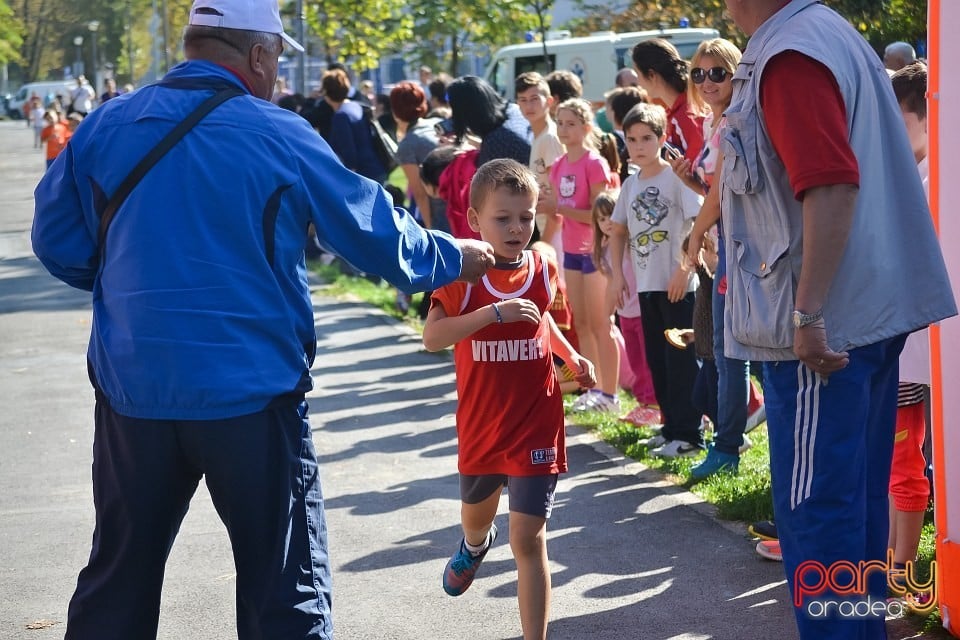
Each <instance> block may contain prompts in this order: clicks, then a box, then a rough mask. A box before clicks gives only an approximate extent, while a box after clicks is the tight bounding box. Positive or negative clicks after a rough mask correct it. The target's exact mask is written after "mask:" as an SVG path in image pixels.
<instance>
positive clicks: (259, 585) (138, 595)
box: [66, 394, 333, 640]
mask: <svg viewBox="0 0 960 640" xmlns="http://www.w3.org/2000/svg"><path fill="white" fill-rule="evenodd" d="M276 404H277V406H272V407H270V408H268V409H266V410H264V411H261V412H259V413H255V414H251V415H246V416H239V417H236V418H230V419H227V420H202V421H169V420H143V419H136V418H129V417H126V416H122V415H119V414H117V413H116V412H114V411H113V410H112V409H111V408H110V406H109V404H108V403H107V402H106V400H105V399H104V398H103V396H101V395H100V394H98V396H97V406H96V416H95V421H96V431H95V436H94V444H93V499H94V506H95V507H96V529H95V530H94V533H93V548H92V551H91V552H90V560H89V564H88V565H87V566H86V568H84V569H83V571H81V572H80V577H79V579H78V581H77V590H76V592H75V593H74V595H73V599H72V600H71V601H70V609H69V613H68V619H67V632H66V639H67V640H80V639H83V640H86V639H91V640H92V639H94V638H95V639H97V640H109V639H113V638H115V639H117V640H120V639H123V640H131V639H137V640H141V639H145V638H155V637H156V634H157V621H158V618H159V614H160V590H161V586H162V584H163V574H164V565H165V564H166V561H167V556H168V555H169V553H170V549H171V547H172V546H173V541H174V538H175V537H176V535H177V531H178V530H179V528H180V523H181V522H182V521H183V518H184V516H185V515H186V513H187V509H188V507H189V504H190V498H191V497H192V496H193V494H194V492H195V491H196V488H197V485H198V483H199V481H200V479H201V478H204V479H205V481H206V483H207V488H208V489H209V491H210V496H211V498H212V500H213V504H214V507H215V508H216V510H217V513H218V514H219V515H220V518H221V520H222V521H223V523H224V524H225V525H226V527H227V531H228V533H229V535H230V541H231V544H232V547H233V557H234V563H235V566H236V571H237V635H238V638H239V639H240V640H254V639H256V640H259V639H263V638H277V639H280V638H283V639H294V638H296V639H299V638H318V639H323V640H329V639H330V638H332V637H333V625H332V620H331V612H330V604H331V603H330V564H329V558H328V554H327V530H326V522H325V519H324V511H323V497H322V493H321V489H320V477H319V474H318V469H317V458H316V453H315V451H314V448H313V441H312V436H311V431H310V424H309V422H308V420H307V404H306V402H302V401H301V402H297V401H295V400H293V401H287V402H284V403H279V402H278V403H276Z"/></svg>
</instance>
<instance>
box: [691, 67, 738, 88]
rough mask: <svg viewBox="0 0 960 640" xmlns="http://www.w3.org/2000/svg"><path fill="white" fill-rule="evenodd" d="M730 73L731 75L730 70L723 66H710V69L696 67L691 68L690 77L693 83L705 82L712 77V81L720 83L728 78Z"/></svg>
mask: <svg viewBox="0 0 960 640" xmlns="http://www.w3.org/2000/svg"><path fill="white" fill-rule="evenodd" d="M728 75H730V72H729V71H727V70H726V69H724V68H723V67H710V68H709V69H701V68H700V67H694V68H693V69H690V79H691V80H693V84H703V81H704V80H706V79H707V78H710V82H717V83H720V82H723V81H724V80H726V79H727V76H728Z"/></svg>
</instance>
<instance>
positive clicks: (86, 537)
mask: <svg viewBox="0 0 960 640" xmlns="http://www.w3.org/2000/svg"><path fill="white" fill-rule="evenodd" d="M31 143H32V133H31V132H30V131H29V130H27V129H26V127H24V126H23V124H22V123H11V122H0V203H2V205H0V336H2V337H0V390H2V398H3V405H2V406H3V410H2V413H0V639H8V638H16V639H20V638H26V639H36V640H43V639H48V638H59V637H62V636H63V631H64V628H65V624H64V621H65V619H66V608H67V602H68V599H69V597H70V594H71V592H72V589H73V586H74V583H75V579H76V574H77V572H78V571H79V570H80V568H82V566H83V564H84V561H85V558H86V555H87V553H88V552H89V544H90V537H91V533H92V527H93V508H92V498H91V490H90V471H89V470H90V461H91V444H92V442H91V440H92V408H93V397H92V393H91V390H90V387H89V384H88V383H87V382H86V371H85V366H84V353H85V347H86V339H87V334H88V332H89V327H90V305H89V301H88V297H87V295H86V294H84V293H83V292H77V291H73V290H71V289H69V288H68V287H66V286H64V285H61V284H60V283H58V282H57V281H55V280H53V279H52V278H50V277H49V276H47V275H46V273H45V272H44V271H43V270H42V269H41V267H40V265H39V264H38V262H37V261H36V260H35V259H34V258H33V257H32V254H31V253H30V250H29V227H30V220H31V216H32V189H33V186H34V185H35V184H36V182H37V180H38V179H39V177H40V171H41V168H42V164H43V163H42V159H41V157H42V154H41V153H39V152H36V151H34V150H33V149H31V148H30V145H31ZM316 325H317V334H318V347H319V348H318V356H317V365H316V368H315V370H314V375H315V377H316V389H315V390H314V391H313V393H311V394H310V397H311V404H312V408H313V416H314V418H313V419H314V428H315V436H314V439H315V441H316V444H317V449H318V454H319V456H320V459H321V471H322V476H323V482H324V491H325V496H326V504H327V509H328V520H329V526H330V531H331V534H330V536H331V547H332V554H333V562H334V589H335V595H334V611H335V623H336V628H337V637H338V638H341V639H344V640H364V639H370V640H388V639H397V640H437V639H440V638H444V639H448V638H452V639H467V638H469V639H470V640H503V639H508V638H516V637H518V636H519V619H518V616H517V612H516V608H517V607H516V571H515V569H514V565H513V562H512V559H511V557H510V552H509V547H508V545H507V544H506V542H505V541H506V540H507V535H506V530H505V527H506V518H505V516H504V515H501V517H500V520H499V521H498V522H499V524H500V525H501V526H502V527H504V530H503V533H502V535H501V541H503V543H498V545H497V546H496V547H495V548H494V549H493V550H492V551H491V552H490V554H489V555H488V557H487V560H486V562H485V563H484V567H483V569H482V572H481V574H480V577H479V578H478V580H477V582H476V583H475V584H474V586H473V588H472V589H471V590H470V591H469V592H468V593H467V594H465V595H464V596H463V597H461V598H458V599H453V598H449V597H447V596H446V595H444V594H443V592H442V591H441V589H440V573H441V571H442V569H443V566H444V563H445V561H446V559H447V557H448V555H449V554H450V553H451V552H452V551H453V549H454V548H455V546H456V544H457V542H458V540H459V536H460V534H459V531H458V525H457V522H458V514H459V511H458V502H457V477H456V459H455V446H456V442H455V434H454V429H453V418H452V416H453V411H454V387H453V366H452V362H451V359H450V358H449V357H448V356H441V355H436V354H428V353H425V352H423V351H422V349H421V348H420V343H419V340H418V338H417V336H415V335H413V334H412V333H411V332H410V331H409V330H408V329H406V328H405V327H403V326H401V325H398V324H397V323H395V322H393V321H392V320H390V319H389V318H387V317H386V316H384V315H382V314H379V313H377V312H375V311H372V310H370V309H369V308H367V307H366V306H364V305H361V304H357V303H352V302H344V301H335V300H330V299H326V298H323V297H317V299H316ZM147 369H148V371H149V364H148V365H147ZM568 433H569V434H570V440H569V459H570V462H571V473H570V474H568V475H567V476H565V477H564V478H563V479H562V480H561V484H560V488H559V491H558V496H557V506H556V509H555V511H554V517H553V519H552V520H551V522H550V525H549V529H550V530H549V545H550V555H551V560H552V563H553V582H554V598H553V611H552V622H551V627H550V637H551V638H554V639H557V640H586V639H602V640H608V639H609V640H621V639H628V638H629V639H637V638H642V639H644V640H668V639H669V640H705V639H708V638H715V639H719V640H735V639H736V640H740V639H743V638H749V637H761V638H777V639H778V640H791V639H792V638H795V637H796V633H795V631H794V626H793V620H792V612H791V610H790V608H789V606H788V604H787V600H788V598H787V593H786V588H785V586H784V581H783V575H782V570H781V567H780V565H777V564H773V563H769V562H765V561H763V560H761V559H759V558H758V557H757V556H756V555H755V554H754V552H753V545H752V544H751V543H750V541H749V540H748V539H747V538H746V536H745V535H744V534H743V529H742V527H741V526H732V525H729V524H722V523H718V522H717V521H716V520H714V519H713V518H712V517H711V516H710V515H709V509H707V508H705V507H704V505H702V504H697V503H698V502H699V501H698V499H697V498H696V497H694V496H693V495H691V494H689V493H687V492H684V491H681V490H679V489H677V488H675V487H673V486H672V485H670V484H669V483H666V482H664V481H663V479H662V478H661V477H660V476H659V475H657V474H656V473H653V472H651V471H648V470H645V469H643V468H642V467H640V466H639V465H637V464H635V463H627V462H625V461H624V460H623V459H622V457H621V456H620V455H619V454H618V453H617V452H616V451H614V450H613V449H611V448H610V447H608V446H606V445H604V444H603V443H597V442H596V441H595V440H594V439H593V438H592V437H590V436H589V435H588V434H585V433H584V432H582V431H581V430H579V429H577V428H576V427H569V428H568ZM158 481H159V479H158ZM501 507H502V508H501V514H505V512H506V507H505V504H503V503H502V504H501ZM234 582H235V576H234V573H233V564H232V561H231V558H230V554H229V551H228V546H227V538H226V534H225V533H224V531H223V528H222V526H221V525H220V522H219V521H218V519H217V517H216V514H215V512H214V510H213V508H212V506H211V504H210V500H209V497H208V496H207V495H206V493H205V492H204V490H203V488H202V486H201V490H200V491H199V492H198V494H197V496H196V497H195V499H194V501H193V508H192V509H191V511H190V513H189V514H188V515H187V518H186V520H185V522H184V524H183V528H182V531H181V533H180V536H179V538H178V540H177V543H176V545H175V546H174V549H173V553H172V555H171V558H170V562H169V567H168V572H167V576H166V583H165V589H164V600H163V609H162V613H161V622H160V634H159V637H160V638H163V639H169V640H184V639H204V640H219V639H226V638H233V637H235V632H234V622H233V620H234V615H235V614H234V611H235V610H234V602H233V598H234V597H233V589H234ZM31 623H40V624H39V626H42V627H45V628H42V629H38V630H27V626H28V625H30V624H31Z"/></svg>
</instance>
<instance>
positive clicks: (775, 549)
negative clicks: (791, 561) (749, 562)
mask: <svg viewBox="0 0 960 640" xmlns="http://www.w3.org/2000/svg"><path fill="white" fill-rule="evenodd" d="M757 553H758V554H760V556H761V557H763V558H766V559H767V560H773V561H774V562H783V554H781V553H780V541H779V540H761V541H760V542H758V543H757Z"/></svg>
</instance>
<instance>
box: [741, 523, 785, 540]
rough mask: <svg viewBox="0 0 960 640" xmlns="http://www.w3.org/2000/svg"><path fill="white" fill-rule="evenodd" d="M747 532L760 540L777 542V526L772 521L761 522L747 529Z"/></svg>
mask: <svg viewBox="0 0 960 640" xmlns="http://www.w3.org/2000/svg"><path fill="white" fill-rule="evenodd" d="M747 532H748V533H749V534H750V535H752V536H753V537H754V538H760V539H761V540H777V539H778V538H777V525H776V523H775V522H774V521H773V520H761V521H759V522H754V523H753V524H752V525H750V526H749V527H747Z"/></svg>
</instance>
